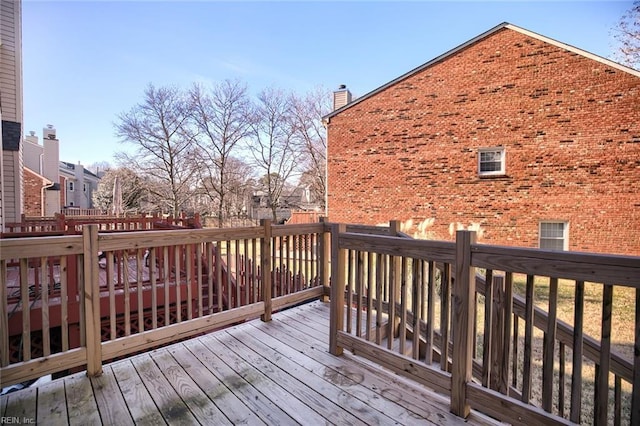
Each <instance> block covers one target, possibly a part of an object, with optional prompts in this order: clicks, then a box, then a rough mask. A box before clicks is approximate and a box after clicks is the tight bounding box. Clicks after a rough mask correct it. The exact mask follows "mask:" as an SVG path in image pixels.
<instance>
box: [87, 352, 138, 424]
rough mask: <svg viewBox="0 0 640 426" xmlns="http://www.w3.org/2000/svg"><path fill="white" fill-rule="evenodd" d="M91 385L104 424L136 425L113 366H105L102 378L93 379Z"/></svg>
mask: <svg viewBox="0 0 640 426" xmlns="http://www.w3.org/2000/svg"><path fill="white" fill-rule="evenodd" d="M91 384H92V385H93V393H94V395H95V398H96V403H97V404H98V411H99V412H100V418H101V419H102V423H105V424H113V425H122V426H126V425H133V424H134V423H133V419H132V418H131V413H129V409H128V408H127V402H126V401H125V400H124V397H123V396H122V393H121V392H120V388H119V387H118V382H117V381H116V377H115V374H114V373H113V370H112V369H111V366H109V365H105V366H104V367H103V373H102V375H101V376H98V377H92V378H91Z"/></svg>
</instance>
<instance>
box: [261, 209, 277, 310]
mask: <svg viewBox="0 0 640 426" xmlns="http://www.w3.org/2000/svg"><path fill="white" fill-rule="evenodd" d="M260 225H261V226H262V227H263V229H264V237H263V238H262V241H261V243H260V268H261V269H262V277H261V278H262V300H263V302H264V314H262V316H261V319H262V321H271V310H272V305H271V278H272V275H271V257H270V256H269V253H271V249H272V247H271V246H272V243H271V239H272V238H271V231H272V228H271V221H270V220H268V219H261V220H260ZM273 246H274V250H275V244H273Z"/></svg>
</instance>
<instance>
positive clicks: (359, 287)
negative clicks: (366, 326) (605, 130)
mask: <svg viewBox="0 0 640 426" xmlns="http://www.w3.org/2000/svg"><path fill="white" fill-rule="evenodd" d="M356 260H357V263H356V271H355V272H356V291H357V292H358V293H357V295H356V307H357V310H356V312H357V316H356V336H358V337H362V292H363V287H364V265H363V262H364V253H363V252H361V251H359V250H358V251H357V252H356Z"/></svg>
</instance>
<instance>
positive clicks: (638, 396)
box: [631, 288, 640, 425]
mask: <svg viewBox="0 0 640 426" xmlns="http://www.w3.org/2000/svg"><path fill="white" fill-rule="evenodd" d="M635 311H636V316H635V320H636V321H635V323H636V326H635V333H634V336H635V339H634V343H633V391H632V394H631V424H632V425H637V424H640V289H639V288H636V309H635Z"/></svg>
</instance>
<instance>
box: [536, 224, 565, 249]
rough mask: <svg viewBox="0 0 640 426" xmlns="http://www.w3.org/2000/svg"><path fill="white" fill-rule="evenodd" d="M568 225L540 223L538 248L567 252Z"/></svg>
mask: <svg viewBox="0 0 640 426" xmlns="http://www.w3.org/2000/svg"><path fill="white" fill-rule="evenodd" d="M568 236H569V224H568V223H567V222H540V248H541V249H545V250H558V251H562V250H568V248H569V238H568Z"/></svg>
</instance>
